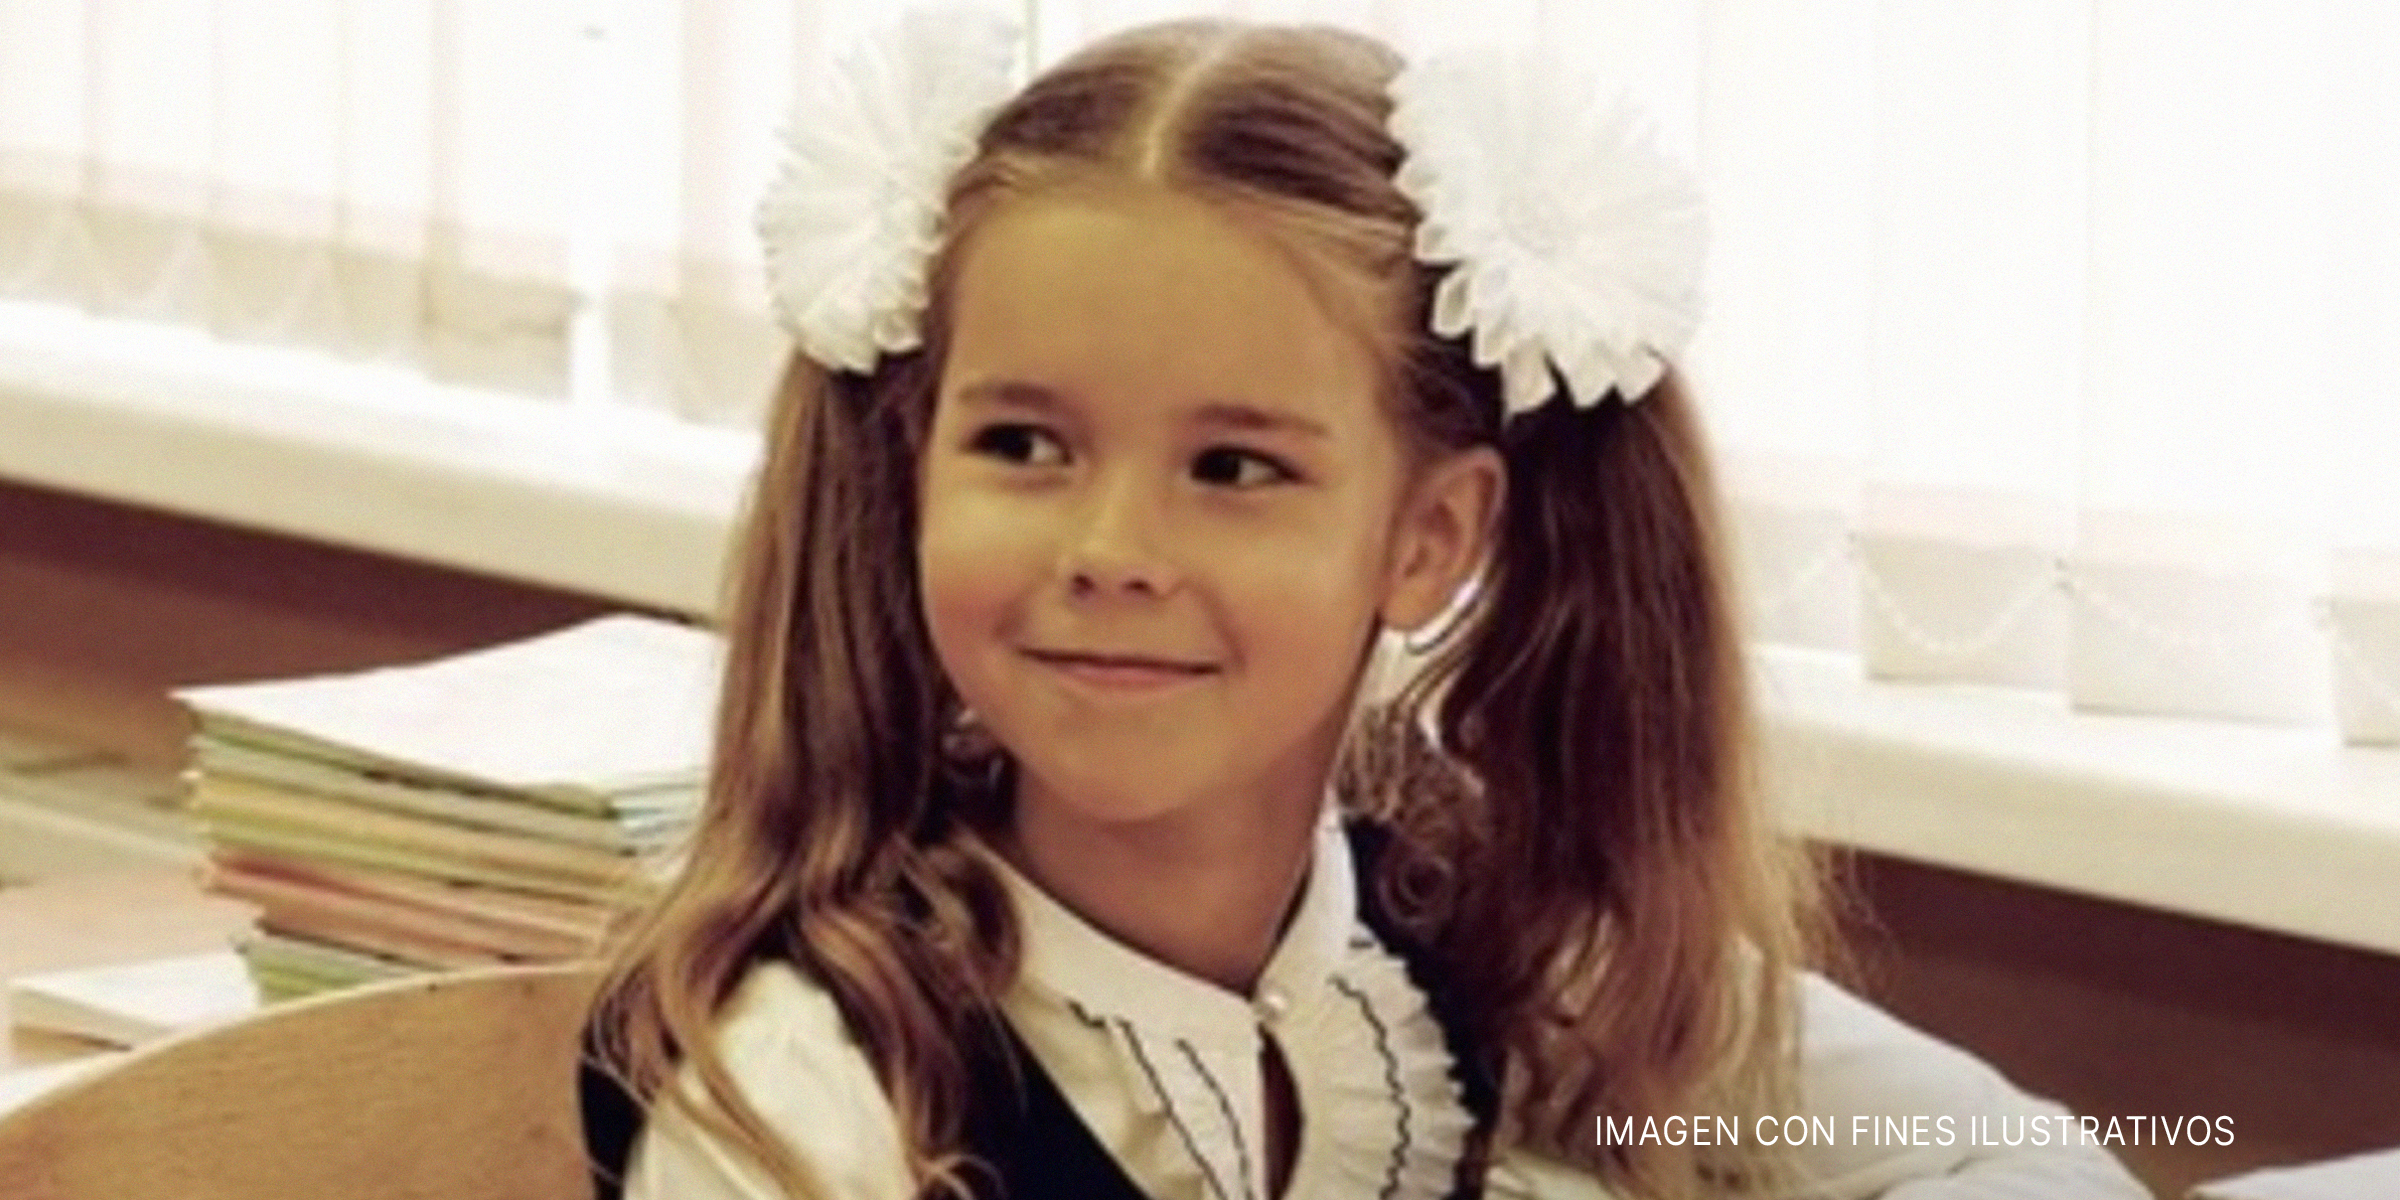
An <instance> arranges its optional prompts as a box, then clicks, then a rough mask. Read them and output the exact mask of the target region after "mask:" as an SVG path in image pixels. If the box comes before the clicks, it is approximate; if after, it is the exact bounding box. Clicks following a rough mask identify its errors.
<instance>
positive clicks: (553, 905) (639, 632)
mask: <svg viewBox="0 0 2400 1200" xmlns="http://www.w3.org/2000/svg"><path fill="white" fill-rule="evenodd" d="M718 669H719V665H718V643H717V641H716V639H714V638H713V637H712V636H710V635H708V634H706V633H703V632H701V631H698V630H694V629H691V628H689V627H686V626H682V625H676V624H672V623H668V622H664V621H657V620H652V619H649V618H644V617H633V616H614V617H605V618H601V619H599V620H595V621H591V622H588V623H586V624H582V625H578V626H574V627H572V628H569V629H565V630H561V631H559V632H556V633H551V634H546V635H543V636H541V637H537V638H534V639H531V640H528V641H523V642H517V643H512V644H509V645H504V646H499V647H495V648H492V649H488V650H479V651H475V652H472V653H469V654H464V655H460V656H457V657H454V658H447V659H441V660H438V661H434V662H428V663H422V664H415V665H410V666H402V667H391V668H382V669H377V670H372V671H367V672H362V673H358V674H352V675H341V676H327V677H321V678H310V679H295V680H278V681H273V682H265V683H248V684H233V685H225V686H213V687H197V688H189V689H186V690H183V691H181V692H178V693H177V698H178V699H179V700H181V701H183V702H184V703H185V704H186V705H188V706H189V707H190V708H191V710H192V712H193V715H194V717H195V718H196V733H195V735H194V738H193V742H192V754H191V770H190V773H189V804H190V809H191V812H192V813H193V815H194V816H195V817H197V818H198V820H199V822H200V826H201V830H202V835H203V838H204V840H205V842H206V844H207V850H208V858H209V864H210V880H211V882H210V886H211V887H212V888H213V889H214V890H216V891H219V892H223V893H225V894H227V895H231V896H236V897H239V898H241V899H244V900H247V901H249V902H251V903H253V904H255V905H257V906H258V908H259V910H260V914H261V915H260V920H259V928H258V931H257V933H256V935H255V936H254V937H252V938H251V939H249V940H248V941H246V942H245V944H244V945H243V947H242V953H243V957H244V958H245V959H246V960H247V962H248V965H249V968H250V971H251V973H252V975H253V976H254V978H255V979H256V980H257V983H258V985H259V988H260V991H261V992H262V994H264V995H265V996H267V997H268V998H277V997H284V996H292V995H299V994H305V993H309V992H315V991H321V990H324V989H327V988H332V987H340V986H345V985H348V984H352V983H358V982H364V981H366V980H370V979H378V978H385V977H389V976H393V975H400V974H406V973H410V972H414V971H420V970H425V969H439V968H453V967H466V966H481V965H489V964H496V963H504V962H532V961H546V960H556V959H562V958H572V957H577V956H581V955H585V954H589V953H591V952H592V951H593V950H595V949H596V948H597V947H598V945H599V943H600V941H601V939H602V937H603V935H604V934H605V932H606V931H607V930H608V928H609V927H610V925H611V924H612V923H613V922H614V921H615V920H616V919H617V918H618V917H619V916H621V915H622V914H623V913H624V912H626V911H628V910H629V909H631V908H633V907H636V906H639V905H640V904H642V903H644V902H645V901H647V900H648V899H649V898H650V897H652V896H653V895H655V894H656V891H657V889H658V887H659V886H660V885H661V884H662V883H663V882H664V880H665V877H666V875H667V874H668V872H670V871H671V870H672V869H673V864H674V862H675V859H676V849H677V846H678V845H679V842H680V839H681V837H682V836H683V834H684V833H685V832H686V831H687V830H688V829H689V828H690V825H691V822H692V820H693V817H694V816H695V814H696V812H697V809H698V806H699V795H700V790H701V778H702V774H703V769H704V767H705V765H706V759H707V747H708V738H709V717H710V712H711V710H712V708H713V703H714V695H715V681H716V678H717V673H718Z"/></svg>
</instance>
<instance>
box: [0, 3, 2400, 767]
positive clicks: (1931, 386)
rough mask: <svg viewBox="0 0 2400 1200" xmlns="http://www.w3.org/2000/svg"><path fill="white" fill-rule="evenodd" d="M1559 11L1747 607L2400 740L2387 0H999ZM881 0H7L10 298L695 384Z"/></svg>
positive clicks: (627, 384) (6, 273)
mask: <svg viewBox="0 0 2400 1200" xmlns="http://www.w3.org/2000/svg"><path fill="white" fill-rule="evenodd" d="M992 2H993V3H1001V4H1011V3H1013V4H1014V5H1015V6H1016V7H1019V8H1021V10H1022V12H1023V15H1024V16H1025V17H1026V18H1027V20H1028V23H1029V24H1030V26H1031V27H1032V29H1033V30H1034V32H1035V35H1036V46H1035V50H1034V54H1035V57H1036V59H1037V61H1047V60H1048V59H1050V58H1053V57H1055V56H1056V55H1057V54H1059V53H1061V52H1063V51H1064V50H1065V49H1066V48H1068V47H1071V46H1073V45H1076V44H1079V43H1080V42H1082V41H1083V40H1085V39H1086V38H1088V37H1089V36H1091V35H1093V34H1095V33H1098V32H1103V31H1106V30H1109V29H1113V28H1118V27H1121V26H1124V25H1127V24H1131V23H1134V22H1137V21H1141V20H1147V19H1152V18H1156V17H1161V16H1167V15H1173V14H1179V13H1186V12H1191V11H1195V10H1196V9H1197V10H1202V11H1219V12H1227V13H1233V14H1237V15H1246V16H1262V17H1282V18H1305V19H1327V20H1335V21H1342V22H1347V23H1352V24H1357V25H1361V26H1364V27H1366V28H1369V29H1371V30H1375V31H1378V32H1382V33H1384V34H1386V35H1388V36H1390V37H1392V38H1393V39H1394V40H1395V41H1396V42H1398V43H1400V44H1401V45H1402V46H1403V47H1407V48H1427V47H1431V46H1435V45H1439V44H1442V43H1444V42H1449V41H1457V40H1471V39H1483V38H1490V37H1494V36H1522V37H1532V38H1538V39H1540V40H1541V41H1542V42H1544V43H1545V44H1547V45H1549V46H1552V47H1556V48H1559V50H1560V51H1561V52H1563V53H1572V54H1575V55H1577V56H1578V57H1579V58H1582V59H1585V60H1587V61H1589V62H1590V63H1591V64H1592V65H1593V66H1594V67H1595V68H1596V69H1598V70H1602V71H1605V72H1607V73H1609V74H1611V75H1613V76H1615V77H1616V78H1618V79H1620V80H1621V81H1622V82H1623V85H1624V86H1625V87H1626V88H1627V89H1628V90H1629V91H1631V92H1632V93H1633V94H1634V96H1635V97H1636V98H1638V99H1640V100H1641V101H1643V102H1644V103H1645V104H1646V106H1647V107H1648V108H1649V109H1650V111H1651V113H1652V115H1653V116H1654V117H1655V119H1656V122H1657V128H1658V134H1659V137H1660V138H1661V140H1662V141H1663V142H1664V143H1665V144H1666V145H1667V146H1668V147H1669V148H1670V149H1671V150H1673V151H1675V152H1677V153H1679V154H1681V155H1683V156H1685V157H1686V158H1688V159H1689V160H1690V161H1691V162H1693V163H1694V164H1695V166H1696V167H1697V169H1698V170H1699V172H1700V174H1701V177H1702V180H1703V183H1704V185H1705V187H1706V188H1707V191H1708V193H1709V196H1710V198H1711V207H1712V228H1713V240H1712V251H1711V268H1710V272H1711V273H1710V277H1709V296H1710V312H1709V316H1708V319H1707V321H1706V322H1705V323H1704V325H1703V332H1702V335H1701V339H1700V341H1699V343H1698V344H1697V345H1696V346H1695V347H1694V348H1693V350H1692V353H1691V356H1690V362H1689V364H1688V366H1689V368H1690V371H1691V373H1692V375H1693V377H1694V379H1695V381H1696V383H1697V385H1698V387H1699V390H1700V392H1701V395H1702V398H1703V402H1704V405H1705V407H1706V409H1707V411H1708V413H1709V417H1710V421H1711V423H1712V425H1713V426H1714V428H1715V432H1716V434H1717V437H1718V440H1719V442H1720V444H1721V445H1722V446H1723V447H1724V448H1725V450H1726V457H1727V459H1728V462H1729V464H1730V467H1731V469H1730V471H1729V476H1730V479H1731V481H1732V485H1733V490H1734V491H1735V493H1736V498H1737V501H1738V504H1737V513H1738V522H1737V525H1738V528H1737V532H1738V534H1739V535H1740V540H1741V545H1742V548H1743V561H1744V564H1745V568H1746V575H1747V591H1748V598H1749V602H1750V605H1751V612H1752V616H1753V620H1754V624H1755V627H1756V629H1757V632H1758V635H1759V636H1760V637H1761V638H1762V639H1765V640H1768V641H1776V642H1785V643H1794V644H1799V645H1804V646H1818V647H1826V648H1831V649H1837V650H1846V651H1851V652H1855V653H1856V654H1857V655H1858V656H1859V658H1860V661H1861V662H1862V663H1863V664H1864V666H1865V669H1866V670H1867V671H1868V672H1869V673H1870V674H1872V675H1874V676H1877V677H1879V678H1885V679H1893V680H1918V681H1963V682H1969V683H1996V684H2007V685H2012V686H2018V687H2031V688H2037V689H2044V690H2046V691H2048V692H2051V693H2053V694H2055V695H2057V696H2059V697H2061V702H2062V703H2071V704H2073V705H2076V706H2079V707H2084V708H2090V709H2098V710H2111V711H2142V712H2161V713H2178V714H2190V715H2202V716H2213V717H2235V718H2246V719H2257V720H2271V721H2280V722H2298V723H2311V724H2318V725H2323V726H2325V727H2327V728H2340V729H2342V730H2344V731H2345V732H2347V734H2348V735H2349V736H2350V737H2352V738H2353V739H2354V740H2358V741H2373V740H2396V739H2400V464H2395V462H2394V458H2395V456H2396V454H2400V349H2396V347H2400V136H2396V135H2395V133H2394V131H2395V130H2400V71H2396V70H2394V69H2393V64H2394V63H2400V6H2394V5H2391V4H2389V3H2385V2H2383V0H2221V2H2214V3H2209V4H2201V5H2194V4H2186V3H2176V2H2173V0H1808V2H1807V3H1790V2H1788V0H1222V2H1219V3H1214V4H1210V3H1208V2H1207V0H1201V2H1200V3H1198V4H1195V3H1191V2H1189V0H992ZM887 7H888V6H886V5H884V4H881V3H875V2H869V0H772V2H771V0H759V2H756V3H739V4H729V3H715V2H712V0H508V2H507V3H483V2H479V0H0V295H7V296H14V297H19V298H35V299H43V300H48V301H53V302H57V303H62V304H70V305H75V306H79V307H82V308H85V309H87V310H89V311H92V312H95V313H99V314H103V315H109V316H120V317H127V318H138V319H147V320H164V321H170V322H177V323H182V324H186V325H197V326H200V327H204V328H207V329H210V330H212V331H214V332H216V333H218V334H219V335H221V336H223V337H226V338H231V339H241V340H246V341H265V342H274V343H286V344H291V345H294V346H300V347H306V348H310V349H313V350H318V351H329V352H333V353H338V354H343V355H347V356H351V357H363V358H371V359H378V360H385V361H394V362H401V363H406V364H412V365H414V366H417V367H421V368H422V369H423V370H425V371H426V372H427V373H428V374H429V375H431V376H432V377H434V378H437V379H441V380H445V381H451V382H463V383H471V384H477V385H481V386H486V387H494V388H501V389H506V390H512V391H518V392H527V393H532V394H536V395H555V396H570V395H571V396H575V397H577V398H580V399H584V400H587V401H592V402H613V403H625V404H634V405H639V406H643V407H647V408H654V409H662V410H666V411H670V412H674V413H678V414H682V415H683V416H686V417H688V418H691V419H695V420H703V421H714V422H724V421H739V420H743V419H746V418H748V417H749V416H750V415H752V414H754V413H755V412H756V411H757V408H758V405H759V403H760V401H761V400H762V399H763V397H764V395H765V391H766V388H767V385H768V382H769V380H770V379H771V378H772V373H773V370H774V367H775V364H776V362H777V361H778V358H779V357H780V355H781V353H782V352H783V347H784V345H785V343H784V341H783V339H782V338H781V337H780V336H779V335H778V334H777V333H776V332H775V331H774V329H773V327H772V324H771V322H769V321H768V319H767V316H766V313H765V308H764V302H763V291H762V288H761V286H760V284H759V282H758V279H759V256H758V252H757V249H756V247H755V244H754V242H753V239H752V235H751V232H750V216H751V211H752V205H753V203H754V201H755V198H756V196H757V194H758V191H759V189H760V187H761V186H762V185H763V184H764V182H765V180H766V179H767V177H768V174H769V171H770V169H771V167H772V164H773V162H774V154H775V140H774V137H773V131H774V129H775V128H776V127H777V126H778V125H779V124H780V123H781V122H782V121H783V120H784V119H785V117H786V115H787V114H786V108H785V105H786V100H787V97H788V96H789V95H790V94H791V91H792V88H793V85H794V82H795V80H796V79H797V78H798V75H797V72H799V71H801V70H805V69H807V68H808V66H809V65H810V64H813V63H818V62H822V61H823V55H824V52H825V48H826V47H827V46H829V45H837V44H840V43H842V42H844V41H846V40H848V39H849V38H850V37H851V36H853V35H854V34H855V33H856V32H857V31H858V30H859V29H860V28H862V27H863V26H865V25H866V24H868V23H869V22H872V21H873V20H875V19H877V18H878V17H879V16H880V14H881V13H882V12H883V11H885V10H886V8H887Z"/></svg>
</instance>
